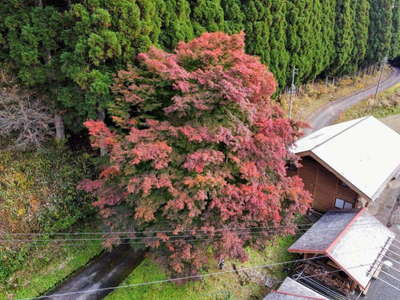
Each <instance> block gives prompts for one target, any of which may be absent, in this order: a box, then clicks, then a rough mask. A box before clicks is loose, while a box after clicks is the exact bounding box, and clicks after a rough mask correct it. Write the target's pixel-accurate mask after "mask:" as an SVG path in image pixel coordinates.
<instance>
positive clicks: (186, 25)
mask: <svg viewBox="0 0 400 300" xmlns="http://www.w3.org/2000/svg"><path fill="white" fill-rule="evenodd" d="M164 3H165V11H164V13H163V14H162V18H161V19H162V25H161V34H160V44H161V45H162V46H163V47H164V48H166V49H173V48H175V46H176V45H177V44H178V42H179V41H189V40H191V39H192V38H194V32H193V25H192V22H191V20H190V4H189V2H188V1H187V0H165V1H164Z"/></svg>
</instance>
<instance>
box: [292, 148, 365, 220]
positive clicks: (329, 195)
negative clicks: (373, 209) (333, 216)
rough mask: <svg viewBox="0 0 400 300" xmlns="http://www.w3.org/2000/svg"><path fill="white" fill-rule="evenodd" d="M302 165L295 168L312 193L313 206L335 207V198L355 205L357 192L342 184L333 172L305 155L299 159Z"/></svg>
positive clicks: (324, 209)
mask: <svg viewBox="0 0 400 300" xmlns="http://www.w3.org/2000/svg"><path fill="white" fill-rule="evenodd" d="M301 164H302V167H300V168H299V169H298V170H297V175H299V176H300V177H301V178H302V179H303V182H304V185H305V188H306V189H307V190H308V191H309V192H310V193H311V194H312V195H313V198H314V201H313V205H312V206H313V208H314V209H315V210H318V211H322V212H323V211H327V210H329V209H334V208H335V201H336V198H340V199H342V200H345V201H346V202H350V203H352V204H353V207H354V206H355V205H356V201H357V198H358V194H357V193H356V192H354V191H353V190H352V189H351V188H350V187H348V186H346V185H344V184H343V183H342V182H341V180H340V179H338V178H337V177H336V175H335V174H333V173H332V172H330V171H329V170H327V169H326V168H324V167H323V166H322V165H321V164H320V163H318V162H317V161H316V160H314V159H313V158H311V157H309V156H307V157H303V158H302V160H301Z"/></svg>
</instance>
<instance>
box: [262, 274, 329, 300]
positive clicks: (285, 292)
mask: <svg viewBox="0 0 400 300" xmlns="http://www.w3.org/2000/svg"><path fill="white" fill-rule="evenodd" d="M299 299H301V300H304V299H308V300H312V299H315V300H325V299H328V298H326V297H324V296H322V295H320V294H318V293H317V292H314V291H313V290H311V289H309V288H308V287H305V286H304V285H302V284H301V283H299V282H297V281H295V280H293V279H291V278H290V277H286V279H285V281H284V282H283V283H282V284H281V286H280V287H279V289H278V290H277V291H273V292H271V293H269V294H268V295H267V296H266V297H265V298H264V300H299Z"/></svg>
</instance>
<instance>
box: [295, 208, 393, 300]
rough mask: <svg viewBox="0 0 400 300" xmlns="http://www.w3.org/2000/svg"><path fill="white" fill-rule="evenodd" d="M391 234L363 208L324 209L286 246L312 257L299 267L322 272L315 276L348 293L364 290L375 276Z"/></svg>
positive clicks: (306, 256)
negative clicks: (313, 222) (325, 210)
mask: <svg viewBox="0 0 400 300" xmlns="http://www.w3.org/2000/svg"><path fill="white" fill-rule="evenodd" d="M394 237H395V235H394V234H393V233H392V232H391V231H390V230H389V229H388V228H386V227H385V226H384V225H382V224H381V223H380V222H379V221H378V220H377V219H376V218H375V217H374V216H372V215H370V214H369V213H368V212H367V211H366V209H365V208H362V209H352V210H333V211H329V212H327V213H325V214H324V215H323V216H322V217H321V218H320V219H319V220H318V221H317V222H316V223H315V224H314V225H313V226H312V227H311V228H310V229H309V230H307V232H306V233H305V234H303V235H302V236H301V237H300V238H299V239H298V240H297V241H296V242H295V243H294V244H293V245H292V246H291V247H290V248H289V249H288V251H289V252H291V253H300V254H303V255H304V257H305V258H315V259H311V260H310V261H307V262H306V263H304V266H302V270H306V271H308V272H311V273H310V274H311V275H313V272H316V271H313V269H314V270H318V272H317V273H324V274H326V276H322V277H321V276H319V277H316V278H318V280H320V281H322V282H325V284H327V285H330V286H331V287H332V284H333V285H334V286H333V288H335V289H338V290H340V291H341V292H343V293H344V294H348V293H350V292H353V291H355V290H360V291H362V292H364V293H366V291H367V289H368V287H369V284H370V281H371V278H373V277H375V276H378V274H379V272H380V266H381V265H382V260H383V259H384V257H385V254H386V252H387V251H388V248H389V246H390V245H391V243H392V241H393V239H394Z"/></svg>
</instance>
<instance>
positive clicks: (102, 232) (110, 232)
mask: <svg viewBox="0 0 400 300" xmlns="http://www.w3.org/2000/svg"><path fill="white" fill-rule="evenodd" d="M313 224H314V223H308V224H299V225H297V226H312V225H313ZM282 227H289V226H288V225H279V226H267V227H242V228H233V229H229V228H218V229H215V230H214V231H240V230H248V229H258V228H260V229H264V228H282ZM193 230H199V229H195V228H193V229H185V230H179V232H187V231H193ZM174 231H175V230H148V231H147V230H146V231H97V232H50V233H21V232H19V233H10V232H8V233H7V232H0V235H11V236H12V235H21V236H25V235H28V236H29V235H32V236H34V235H95V234H98V235H100V234H135V233H136V234H147V233H173V232H174ZM202 231H204V230H202Z"/></svg>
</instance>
